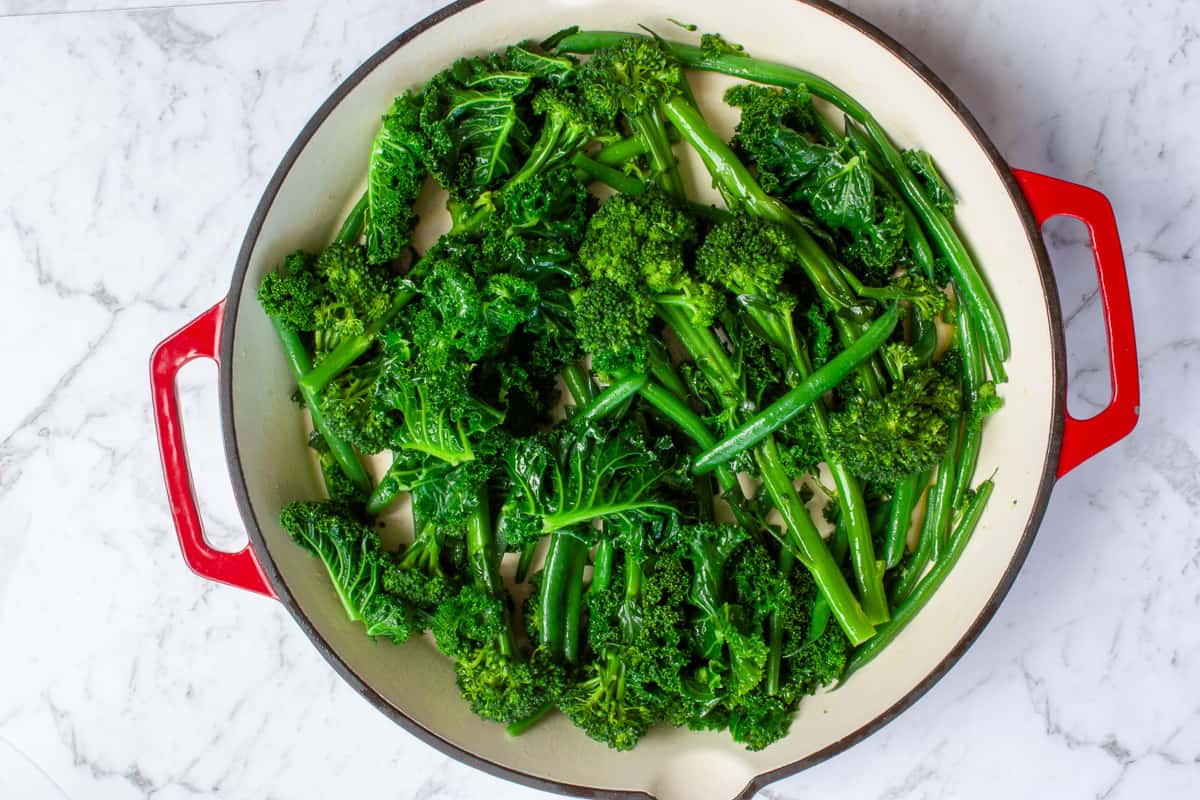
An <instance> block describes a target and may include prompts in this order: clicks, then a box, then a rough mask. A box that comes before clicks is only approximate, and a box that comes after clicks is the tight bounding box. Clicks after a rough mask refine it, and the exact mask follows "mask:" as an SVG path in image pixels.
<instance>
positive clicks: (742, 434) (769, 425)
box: [692, 304, 900, 475]
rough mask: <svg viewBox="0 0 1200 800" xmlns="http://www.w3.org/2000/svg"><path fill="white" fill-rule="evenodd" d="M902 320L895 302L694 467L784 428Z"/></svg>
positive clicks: (724, 458)
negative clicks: (822, 363)
mask: <svg viewBox="0 0 1200 800" xmlns="http://www.w3.org/2000/svg"><path fill="white" fill-rule="evenodd" d="M899 320H900V310H899V308H898V307H897V306H896V305H895V304H893V305H892V307H891V308H889V309H888V310H887V312H886V313H884V314H883V316H881V317H880V318H879V319H877V320H876V321H875V322H874V323H872V325H871V327H870V328H868V329H867V332H866V333H864V334H863V335H862V336H861V337H860V338H858V339H856V340H855V341H854V342H853V343H852V344H851V345H850V346H849V347H847V348H846V349H844V350H842V352H840V353H838V354H837V355H836V356H835V357H834V358H832V359H831V360H830V361H829V363H827V364H825V366H823V367H821V368H820V369H818V370H816V371H815V372H812V373H810V374H809V375H807V376H805V377H804V379H803V380H801V381H800V383H798V384H797V385H796V386H795V387H793V388H792V389H790V390H789V391H788V392H787V394H785V395H783V396H782V397H780V398H779V399H778V400H776V401H775V402H774V403H772V404H771V405H769V406H767V407H766V408H765V409H763V410H762V411H760V412H759V413H757V414H755V415H754V416H753V417H751V418H750V419H748V420H746V421H745V422H743V423H742V424H741V425H739V426H738V428H737V429H736V430H735V431H733V433H731V434H729V435H728V436H726V437H725V438H724V439H722V440H721V441H720V442H718V443H717V444H716V445H714V446H713V447H710V448H708V449H707V450H705V451H704V452H703V453H701V454H700V457H699V458H697V459H696V463H695V465H694V466H693V467H692V470H693V471H694V472H696V473H697V474H700V475H703V474H704V473H706V472H709V471H711V470H712V469H713V468H714V467H716V466H717V465H718V464H724V463H726V462H728V461H729V460H730V459H732V458H734V457H735V456H737V455H738V454H740V453H743V452H745V451H746V450H749V449H750V448H751V447H753V446H754V445H756V444H758V443H759V442H761V441H762V440H763V439H764V438H766V437H767V436H770V435H771V434H772V433H774V432H775V431H777V430H779V429H780V428H782V427H783V426H784V425H786V424H787V423H788V422H789V421H791V420H792V419H793V418H795V416H796V415H797V414H799V413H800V412H801V411H803V410H804V409H806V408H808V407H810V406H811V405H812V404H813V403H815V402H816V401H818V400H819V399H821V397H822V396H823V395H824V394H825V393H826V392H828V391H830V390H831V389H833V388H834V387H835V386H837V385H838V384H839V383H841V382H842V381H843V380H845V379H846V377H847V376H848V375H849V374H850V373H851V372H853V371H854V369H855V368H857V367H858V365H859V364H861V363H863V362H864V361H866V360H867V359H868V358H870V357H871V355H872V354H873V353H874V352H875V351H876V350H878V349H879V348H880V347H881V346H882V345H883V343H884V342H886V341H887V339H888V337H889V336H891V335H892V331H893V330H895V328H896V323H897V322H898V321H899Z"/></svg>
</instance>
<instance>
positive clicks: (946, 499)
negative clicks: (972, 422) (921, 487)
mask: <svg viewBox="0 0 1200 800" xmlns="http://www.w3.org/2000/svg"><path fill="white" fill-rule="evenodd" d="M962 422H963V421H962V420H955V421H954V422H953V423H952V428H951V435H950V444H949V446H948V447H947V448H946V454H945V455H944V456H943V457H942V463H941V464H939V465H938V479H937V483H936V484H935V485H934V487H933V508H934V511H935V512H936V513H935V515H934V518H933V526H934V527H933V528H932V533H933V539H932V541H931V545H932V547H931V549H930V551H929V556H930V558H932V559H933V560H934V561H940V560H941V558H942V554H943V553H944V552H945V551H946V547H947V546H948V545H949V541H948V537H949V535H950V515H951V513H952V512H953V511H954V503H953V501H954V482H955V480H956V478H957V475H958V456H959V449H960V445H961V444H962Z"/></svg>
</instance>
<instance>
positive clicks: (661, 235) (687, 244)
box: [579, 191, 698, 294]
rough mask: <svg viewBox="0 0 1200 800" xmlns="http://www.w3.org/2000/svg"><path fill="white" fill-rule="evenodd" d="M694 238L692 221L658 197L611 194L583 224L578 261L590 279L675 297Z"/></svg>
mask: <svg viewBox="0 0 1200 800" xmlns="http://www.w3.org/2000/svg"><path fill="white" fill-rule="evenodd" d="M697 238H698V234H697V230H696V222H695V220H694V219H693V218H692V216H691V215H690V214H689V213H688V212H687V211H685V210H684V209H682V208H680V207H679V206H677V205H676V204H675V203H673V202H672V201H671V200H670V199H669V198H667V197H666V196H665V195H663V194H662V193H660V192H656V191H648V192H646V193H645V194H642V195H640V196H638V197H631V196H629V195H616V196H614V197H611V198H609V200H608V201H607V202H606V203H604V205H602V206H601V207H600V209H599V210H598V211H597V212H596V213H595V214H593V215H592V218H591V220H589V221H588V228H587V236H586V237H585V239H584V242H583V245H582V246H581V247H580V250H579V260H580V262H581V263H582V264H583V266H584V267H585V268H586V269H587V271H588V273H589V274H590V275H591V276H592V278H593V279H595V280H599V279H607V280H610V281H612V282H613V283H616V284H617V285H618V286H621V287H623V288H625V289H633V288H635V287H638V286H645V287H646V288H647V289H648V290H649V291H651V292H654V293H658V294H676V293H679V292H680V291H681V288H680V284H681V282H684V281H685V280H686V279H687V277H688V276H687V267H686V264H687V262H686V257H687V254H688V252H689V250H690V248H691V247H693V246H694V245H695V244H696V241H697Z"/></svg>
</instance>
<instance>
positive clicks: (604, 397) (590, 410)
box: [571, 373, 650, 422]
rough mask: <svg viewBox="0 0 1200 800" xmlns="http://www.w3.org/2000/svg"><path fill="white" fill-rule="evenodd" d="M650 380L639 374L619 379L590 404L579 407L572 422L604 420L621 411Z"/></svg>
mask: <svg viewBox="0 0 1200 800" xmlns="http://www.w3.org/2000/svg"><path fill="white" fill-rule="evenodd" d="M649 380H650V379H649V377H647V376H646V375H642V374H639V373H634V374H630V375H625V376H623V377H620V378H618V379H617V380H616V381H614V382H613V383H611V384H609V385H608V386H607V387H606V388H605V389H604V391H602V392H600V394H598V395H596V396H595V397H593V398H592V399H591V400H590V401H589V402H587V403H584V404H583V405H582V406H579V407H578V411H576V412H575V416H573V417H571V419H572V421H577V422H588V421H590V420H597V419H604V418H605V417H607V416H608V415H610V414H612V413H613V412H614V411H616V410H617V409H619V408H620V407H621V406H622V405H623V404H624V403H625V401H626V400H628V399H629V398H631V397H633V396H634V395H635V394H637V393H638V392H639V391H641V389H642V387H643V386H645V385H646V383H647V382H648V381H649Z"/></svg>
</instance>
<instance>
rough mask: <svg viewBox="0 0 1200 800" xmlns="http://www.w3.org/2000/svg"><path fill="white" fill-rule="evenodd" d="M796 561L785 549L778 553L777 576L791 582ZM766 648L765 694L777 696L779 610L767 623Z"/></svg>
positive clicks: (780, 645) (780, 653) (780, 652)
mask: <svg viewBox="0 0 1200 800" xmlns="http://www.w3.org/2000/svg"><path fill="white" fill-rule="evenodd" d="M795 561H796V557H795V555H793V553H792V551H791V550H790V549H788V548H786V547H784V548H781V549H780V551H779V574H781V575H782V576H783V577H784V579H785V580H787V581H789V582H790V581H791V577H792V567H793V566H794V564H795ZM768 626H769V627H768V630H767V633H768V637H769V638H768V647H769V649H768V650H767V694H769V695H772V696H774V695H777V694H779V689H780V685H781V680H780V675H781V673H782V671H783V628H784V620H783V613H782V612H781V610H780V609H776V610H775V611H774V612H772V614H771V619H770V622H769V623H768Z"/></svg>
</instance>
